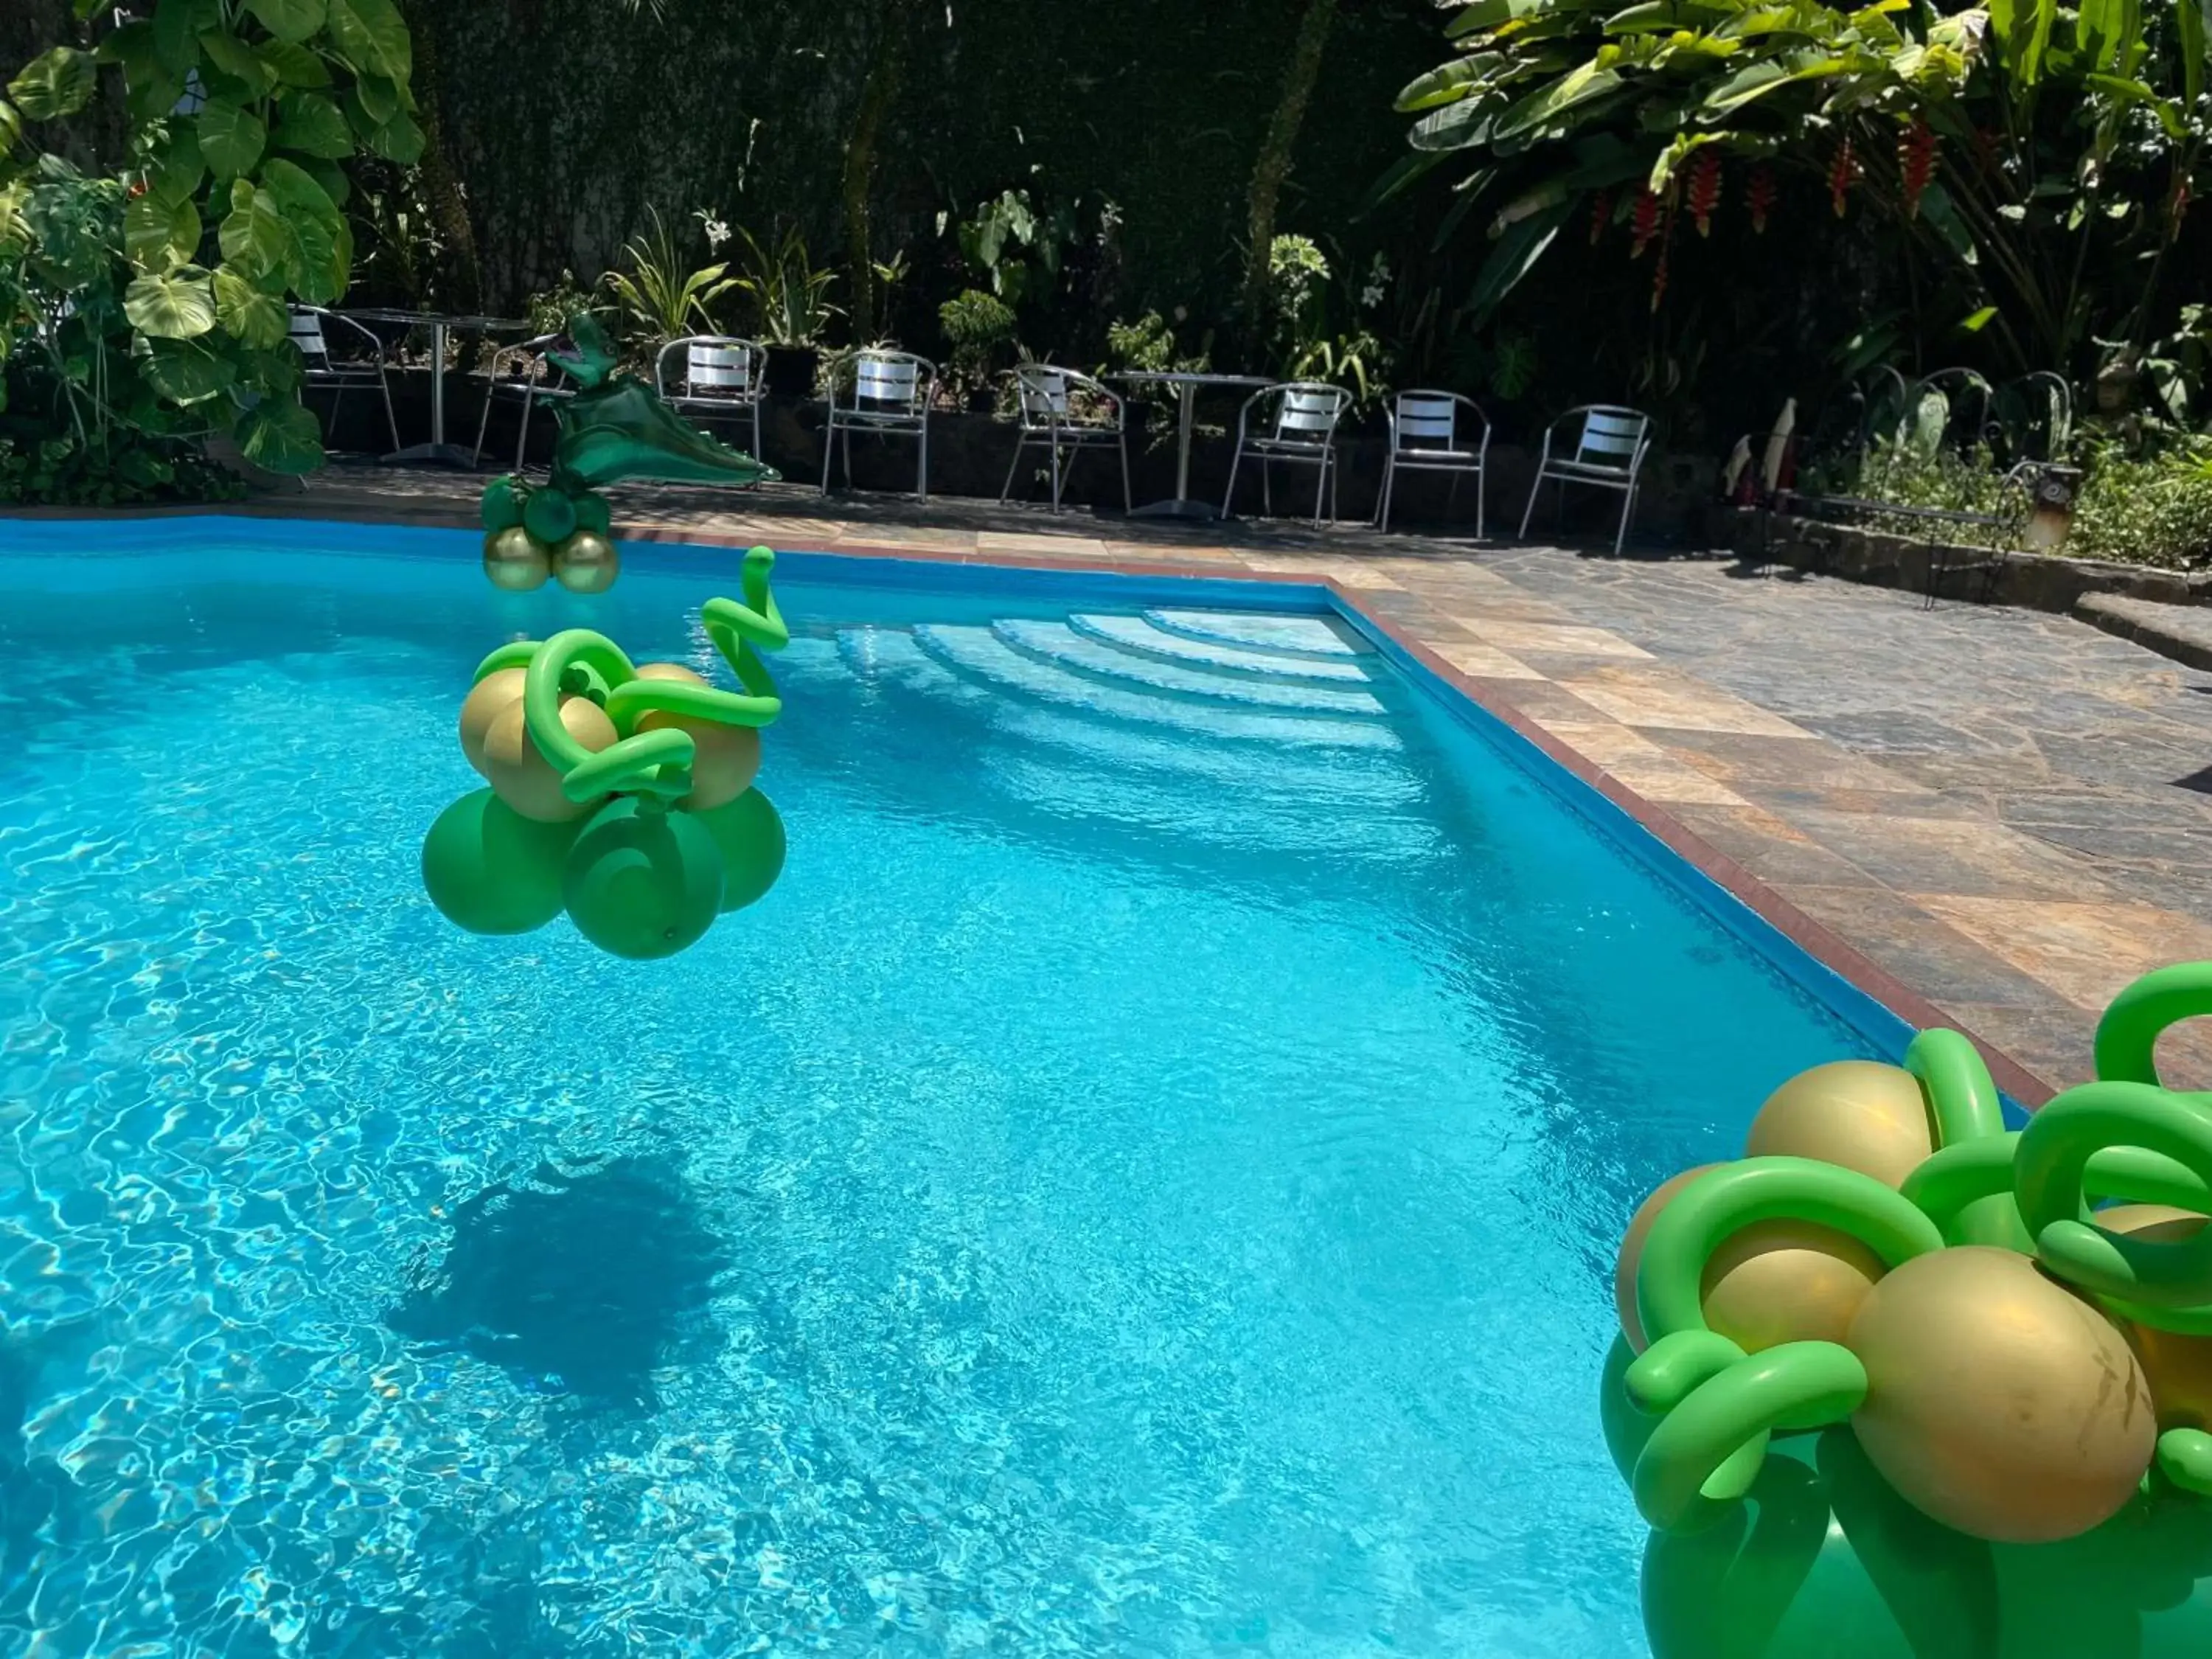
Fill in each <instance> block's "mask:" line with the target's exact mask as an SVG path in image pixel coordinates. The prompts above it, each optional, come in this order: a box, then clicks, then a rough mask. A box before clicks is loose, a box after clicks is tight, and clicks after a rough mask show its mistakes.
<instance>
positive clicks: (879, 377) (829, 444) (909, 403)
mask: <svg viewBox="0 0 2212 1659" xmlns="http://www.w3.org/2000/svg"><path fill="white" fill-rule="evenodd" d="M840 378H841V380H842V377H840ZM936 398H937V365H936V364H935V363H933V362H930V361H929V359H928V358H927V357H917V356H915V355H914V353H912V352H911V351H890V350H881V349H870V350H865V351H856V352H854V354H853V359H852V389H851V392H850V393H849V394H848V393H847V392H845V391H844V389H843V387H842V386H837V387H833V388H832V390H831V392H830V393H829V425H828V426H827V427H825V428H823V433H822V493H823V495H828V494H829V456H830V452H831V451H832V450H833V449H835V448H836V447H837V444H838V443H839V441H840V437H841V435H842V442H843V444H844V448H845V488H846V489H851V488H852V487H853V435H854V433H855V432H872V433H874V434H875V435H877V436H878V437H883V438H911V439H913V440H914V441H915V447H917V449H919V451H920V452H921V453H920V456H919V459H917V462H916V465H915V496H916V498H917V499H919V500H921V501H927V500H928V499H929V406H930V404H932V403H933V402H935V401H936ZM841 399H845V400H844V401H841Z"/></svg>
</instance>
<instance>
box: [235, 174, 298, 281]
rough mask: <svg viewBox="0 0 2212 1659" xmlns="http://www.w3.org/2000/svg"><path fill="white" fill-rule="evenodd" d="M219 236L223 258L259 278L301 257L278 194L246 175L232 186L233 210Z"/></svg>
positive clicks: (249, 276)
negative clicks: (250, 181) (259, 186)
mask: <svg viewBox="0 0 2212 1659" xmlns="http://www.w3.org/2000/svg"><path fill="white" fill-rule="evenodd" d="M217 239H218V240H220V242H221V243H222V257H223V258H224V260H225V261H226V262H228V264H233V265H235V266H237V267H238V269H239V270H240V274H241V275H244V276H247V277H248V278H250V279H252V280H254V281H257V282H258V281H259V280H260V279H261V278H262V277H264V276H276V275H278V274H280V273H282V272H284V271H287V270H289V269H290V268H291V266H292V264H293V263H294V262H295V260H296V259H298V258H299V245H298V241H297V240H296V239H295V237H294V235H293V234H292V227H291V226H290V225H289V223H287V222H285V218H284V210H283V208H282V207H280V206H279V205H278V204H277V201H276V197H274V196H272V195H270V193H269V191H265V190H256V189H255V188H254V187H253V186H252V185H250V184H248V183H246V180H244V179H240V180H239V181H238V182H237V183H236V184H235V185H233V186H232V187H231V193H230V213H229V215H228V216H227V217H226V218H225V219H224V220H223V222H222V226H221V228H219V230H218V231H217Z"/></svg>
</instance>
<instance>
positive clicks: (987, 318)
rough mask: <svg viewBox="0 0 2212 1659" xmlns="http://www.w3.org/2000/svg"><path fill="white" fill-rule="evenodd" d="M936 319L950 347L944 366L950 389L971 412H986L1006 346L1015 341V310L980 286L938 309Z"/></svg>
mask: <svg viewBox="0 0 2212 1659" xmlns="http://www.w3.org/2000/svg"><path fill="white" fill-rule="evenodd" d="M937 319H938V322H939V325H940V326H942V327H943V329H944V330H945V344H946V345H947V346H948V347H950V348H951V350H950V352H949V354H948V356H947V357H946V367H947V368H949V369H950V370H951V382H952V392H953V395H954V396H955V397H956V398H960V399H961V400H962V401H963V406H964V407H965V408H966V409H967V410H968V411H969V413H970V414H972V415H987V414H989V413H990V412H991V410H992V407H993V404H994V394H993V391H992V381H993V380H994V378H995V377H996V374H997V372H998V369H999V366H1000V363H1001V362H1003V361H1004V360H1005V357H1006V349H1007V348H1008V347H1009V346H1011V345H1012V344H1013V343H1014V313H1013V312H1012V310H1011V309H1010V308H1009V307H1007V305H1006V301H1003V300H1000V298H999V297H998V296H997V295H991V294H986V293H984V292H983V291H982V290H981V289H973V288H971V289H963V290H962V291H961V292H960V293H958V294H956V295H953V296H952V297H951V299H949V300H947V301H945V303H944V304H943V305H941V306H939V307H938V308H937Z"/></svg>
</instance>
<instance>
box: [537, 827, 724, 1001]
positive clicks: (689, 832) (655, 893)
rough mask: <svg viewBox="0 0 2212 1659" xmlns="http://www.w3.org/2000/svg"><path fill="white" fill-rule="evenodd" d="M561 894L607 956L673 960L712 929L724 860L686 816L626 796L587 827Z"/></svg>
mask: <svg viewBox="0 0 2212 1659" xmlns="http://www.w3.org/2000/svg"><path fill="white" fill-rule="evenodd" d="M562 896H563V897H564V898H565V899H566V900H567V902H568V915H569V919H570V920H571V921H574V923H575V924H576V928H577V931H578V932H580V933H582V934H583V936H584V937H585V938H586V939H589V940H591V941H592V944H594V945H598V946H599V949H601V950H602V951H606V952H607V953H608V954H609V955H610V956H617V957H628V958H629V959H630V960H631V961H634V962H643V961H649V960H651V959H652V958H653V957H668V956H674V955H675V954H676V952H678V951H681V950H683V949H684V947H685V946H686V945H690V944H692V943H694V942H695V941H696V940H697V939H698V938H699V936H700V935H701V934H702V933H705V932H706V931H707V930H708V928H709V927H713V926H714V916H715V914H716V907H717V906H718V905H719V904H720V901H721V896H722V855H721V854H720V852H719V851H718V850H717V849H716V848H715V845H714V836H711V835H709V834H708V832H707V831H706V829H704V828H702V826H701V824H700V823H699V821H698V820H697V819H696V817H693V816H692V815H691V814H690V813H689V812H678V811H648V810H647V808H645V807H644V806H642V805H641V804H640V803H639V802H638V800H637V799H636V798H635V797H634V796H628V795H625V796H623V797H621V798H620V799H616V800H613V801H610V802H609V803H608V804H607V805H605V806H603V807H601V808H600V809H599V811H598V812H596V813H594V814H593V815H592V818H591V820H590V821H589V822H588V823H586V824H585V825H584V833H583V834H582V835H580V836H578V837H577V838H576V844H575V846H574V848H573V849H571V850H570V852H569V854H568V868H567V870H566V872H565V873H564V875H563V877H562Z"/></svg>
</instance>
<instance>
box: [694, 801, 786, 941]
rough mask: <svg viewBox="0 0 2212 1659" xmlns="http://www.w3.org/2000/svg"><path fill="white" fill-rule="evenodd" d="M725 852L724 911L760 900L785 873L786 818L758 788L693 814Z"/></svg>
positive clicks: (723, 860) (723, 875)
mask: <svg viewBox="0 0 2212 1659" xmlns="http://www.w3.org/2000/svg"><path fill="white" fill-rule="evenodd" d="M692 816H693V817H696V818H697V819H698V821H699V822H700V823H702V824H704V825H705V826H706V827H707V832H708V834H709V835H711V836H714V845H715V846H716V847H718V848H720V849H721V854H722V913H723V914H724V915H728V914H729V913H730V912H731V911H732V910H742V909H744V908H745V906H747V905H748V904H752V903H755V902H757V901H758V900H759V899H760V898H761V897H762V896H764V895H765V894H766V893H767V891H768V890H769V888H771V887H773V886H775V878H777V877H778V876H780V875H781V874H782V873H783V853H784V840H783V819H782V818H781V817H780V816H779V815H778V814H777V812H776V810H775V803H773V802H772V801H770V800H769V798H768V797H767V796H766V795H763V793H761V792H760V791H759V790H757V789H748V790H746V791H745V793H744V794H742V795H740V796H738V798H737V799H735V800H733V801H729V802H726V804H724V805H720V806H717V807H715V808H714V810H712V811H706V812H697V813H694V814H693V815H692Z"/></svg>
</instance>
